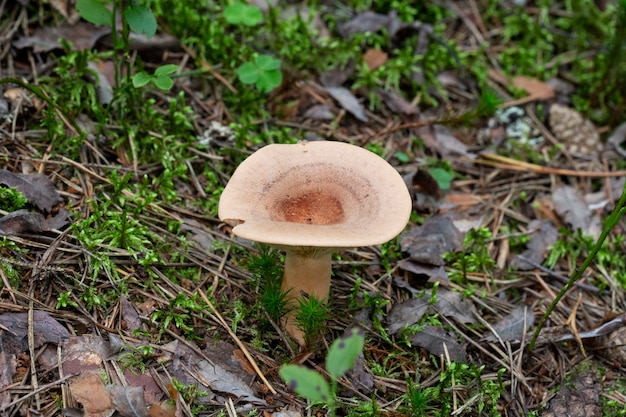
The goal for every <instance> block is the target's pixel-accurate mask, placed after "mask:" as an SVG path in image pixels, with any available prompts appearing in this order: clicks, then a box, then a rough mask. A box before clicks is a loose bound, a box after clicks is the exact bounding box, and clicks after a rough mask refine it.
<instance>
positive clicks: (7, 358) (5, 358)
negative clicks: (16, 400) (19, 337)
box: [0, 331, 17, 410]
mask: <svg viewBox="0 0 626 417" xmlns="http://www.w3.org/2000/svg"><path fill="white" fill-rule="evenodd" d="M0 334H1V331H0ZM16 366H17V362H16V360H15V355H14V354H11V353H7V352H2V351H0V387H8V386H9V385H11V384H12V383H13V375H15V368H16ZM10 402H11V391H10V390H5V389H2V390H0V410H5V409H6V406H7V404H9V403H10Z"/></svg>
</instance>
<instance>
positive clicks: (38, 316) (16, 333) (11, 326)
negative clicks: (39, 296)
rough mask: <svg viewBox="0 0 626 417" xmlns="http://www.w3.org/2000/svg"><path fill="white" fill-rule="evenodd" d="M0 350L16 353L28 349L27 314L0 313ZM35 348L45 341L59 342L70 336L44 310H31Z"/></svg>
mask: <svg viewBox="0 0 626 417" xmlns="http://www.w3.org/2000/svg"><path fill="white" fill-rule="evenodd" d="M0 325H2V326H3V328H0V336H1V337H0V351H3V352H8V353H14V354H18V353H21V352H24V351H27V350H28V338H27V335H28V314H27V313H2V314H0ZM33 331H34V334H35V346H34V347H35V348H39V347H40V346H43V345H44V344H45V343H54V344H57V345H58V344H59V343H61V342H63V341H64V340H67V339H68V338H69V337H70V332H69V331H68V330H67V329H66V328H65V327H63V326H62V325H61V324H60V323H59V322H58V321H56V320H55V319H54V318H53V317H52V316H50V314H48V313H46V312H45V311H40V310H35V311H34V312H33Z"/></svg>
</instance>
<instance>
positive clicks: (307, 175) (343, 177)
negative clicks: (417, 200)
mask: <svg viewBox="0 0 626 417" xmlns="http://www.w3.org/2000/svg"><path fill="white" fill-rule="evenodd" d="M411 208H412V202H411V197H410V195H409V191H408V189H407V187H406V185H405V183H404V180H403V179H402V177H401V176H400V174H398V172H397V171H396V170H395V169H394V168H393V167H392V166H391V165H389V163H387V161H385V160H384V159H382V158H381V157H379V156H378V155H376V154H374V153H372V152H370V151H368V150H365V149H363V148H361V147H358V146H354V145H350V144H347V143H342V142H302V143H298V144H294V145H267V146H265V147H263V148H261V149H260V150H258V151H257V152H255V153H254V154H252V155H251V156H250V157H248V158H247V159H246V160H245V161H244V162H243V163H241V165H239V167H238V168H237V169H236V170H235V172H234V174H233V176H232V177H231V179H230V181H229V182H228V184H227V185H226V188H225V189H224V191H223V193H222V196H221V198H220V202H219V217H220V219H221V220H222V221H224V222H226V223H228V224H230V225H232V226H234V228H233V233H234V234H235V235H237V236H240V237H242V238H245V239H249V240H254V241H257V242H263V243H269V244H273V245H281V246H314V247H330V248H341V247H357V246H369V245H376V244H380V243H384V242H387V241H389V240H391V239H392V238H394V237H395V236H396V235H398V234H399V233H400V232H401V231H402V230H403V229H404V227H405V226H406V223H407V221H408V220H409V216H410V214H411Z"/></svg>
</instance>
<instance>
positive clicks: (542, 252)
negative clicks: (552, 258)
mask: <svg viewBox="0 0 626 417" xmlns="http://www.w3.org/2000/svg"><path fill="white" fill-rule="evenodd" d="M528 229H529V230H530V231H531V233H532V235H531V237H530V240H529V241H528V243H527V244H526V248H527V249H526V250H525V251H524V252H522V253H521V254H520V255H521V256H522V258H519V257H516V258H514V259H513V261H511V266H512V267H513V268H516V269H518V270H520V271H529V270H531V269H533V268H534V266H533V265H532V264H529V263H528V262H526V261H525V260H524V259H529V260H531V261H532V262H534V263H536V264H541V263H543V260H544V259H545V258H546V255H547V253H548V249H549V248H550V247H551V246H552V245H554V243H555V242H556V240H557V239H558V237H559V233H558V231H557V229H556V227H554V225H553V224H552V222H551V221H548V220H533V221H532V222H530V223H529V224H528Z"/></svg>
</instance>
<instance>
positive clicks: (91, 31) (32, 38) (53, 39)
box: [13, 21, 111, 54]
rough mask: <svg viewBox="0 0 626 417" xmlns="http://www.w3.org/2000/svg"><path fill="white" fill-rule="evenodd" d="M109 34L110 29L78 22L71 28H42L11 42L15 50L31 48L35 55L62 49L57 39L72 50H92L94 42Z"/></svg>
mask: <svg viewBox="0 0 626 417" xmlns="http://www.w3.org/2000/svg"><path fill="white" fill-rule="evenodd" d="M110 32H111V28H110V27H106V26H99V27H98V26H95V25H94V24H92V23H89V22H83V21H81V22H78V23H77V24H76V25H73V26H44V27H40V28H37V29H35V31H34V32H33V33H32V35H29V36H22V37H20V38H17V39H16V40H15V41H13V46H14V47H15V48H17V49H24V48H33V52H34V53H35V54H40V53H43V52H50V51H52V50H55V49H62V46H61V43H60V42H59V39H64V40H67V41H69V42H70V43H71V44H72V45H73V49H74V50H78V51H85V50H89V49H92V48H93V47H94V46H95V44H96V42H97V41H98V40H99V39H100V38H102V37H103V36H104V35H106V34H108V33H110Z"/></svg>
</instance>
